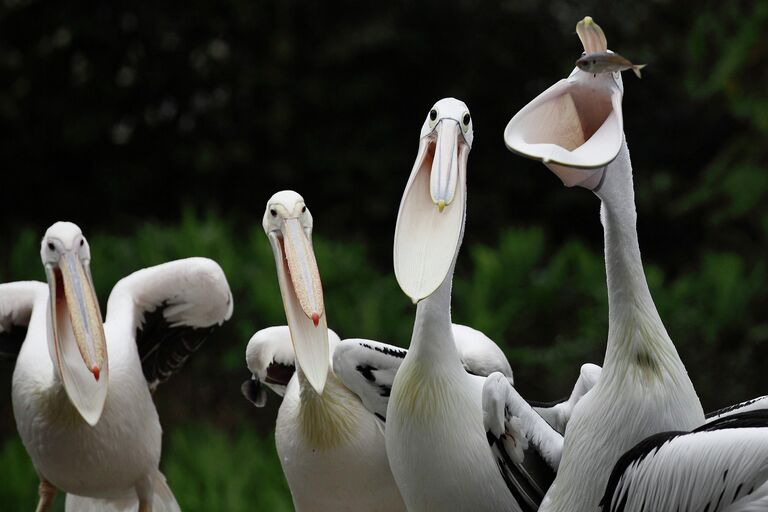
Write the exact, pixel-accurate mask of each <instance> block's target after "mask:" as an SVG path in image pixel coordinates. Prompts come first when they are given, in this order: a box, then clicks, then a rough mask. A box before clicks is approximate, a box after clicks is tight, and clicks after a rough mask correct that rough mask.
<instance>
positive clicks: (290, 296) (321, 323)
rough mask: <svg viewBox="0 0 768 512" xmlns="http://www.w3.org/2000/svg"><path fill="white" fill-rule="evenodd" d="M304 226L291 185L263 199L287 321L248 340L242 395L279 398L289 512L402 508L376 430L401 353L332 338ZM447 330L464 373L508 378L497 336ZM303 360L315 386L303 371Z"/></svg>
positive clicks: (307, 217) (309, 223) (278, 435)
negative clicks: (268, 390)
mask: <svg viewBox="0 0 768 512" xmlns="http://www.w3.org/2000/svg"><path fill="white" fill-rule="evenodd" d="M312 228H313V219H312V215H311V214H310V212H309V210H308V209H307V207H306V204H305V202H304V199H303V198H302V197H301V196H300V195H299V194H297V193H296V192H292V191H283V192H278V193H277V194H275V195H274V196H272V198H271V199H270V200H269V201H268V203H267V209H266V212H265V214H264V230H265V232H266V233H267V235H268V237H269V240H270V243H271V244H272V249H273V251H274V254H275V262H276V265H277V273H278V281H279V284H280V290H281V294H282V297H283V304H284V306H285V312H286V317H287V320H288V326H278V327H269V328H266V329H262V330H260V331H259V332H257V333H256V334H254V336H253V337H252V338H251V340H250V341H249V342H248V347H247V348H246V362H247V365H248V369H249V370H250V371H251V373H252V375H253V377H252V378H251V379H250V380H248V381H246V382H245V383H244V384H243V387H242V390H243V394H244V395H245V396H246V398H248V399H249V400H250V401H251V402H253V403H254V404H255V405H257V406H263V405H264V403H265V401H266V395H265V391H264V389H263V387H262V386H267V387H270V388H271V389H273V390H274V391H275V392H276V393H278V394H279V395H281V396H283V401H282V404H281V406H280V411H279V413H278V418H277V425H276V428H275V441H276V444H277V450H278V454H279V456H280V460H281V463H282V466H283V470H284V472H285V475H286V478H287V480H288V485H289V487H290V489H291V494H292V496H293V501H294V506H295V508H296V509H297V510H299V511H301V512H306V511H311V510H318V511H325V510H337V511H343V510H350V511H352V510H354V511H376V510H382V511H384V510H387V511H393V510H405V505H404V504H403V502H402V499H401V498H400V493H399V491H398V489H397V486H396V485H395V481H394V480H393V478H392V474H391V472H390V469H389V463H388V461H387V457H386V451H385V447H384V434H383V430H384V421H385V415H386V410H387V400H388V397H389V393H390V390H391V386H392V381H393V380H394V376H395V373H396V372H397V368H398V367H399V366H400V363H401V362H402V360H403V357H405V351H404V350H403V349H400V348H398V347H395V346H392V345H387V344H384V343H380V342H377V341H372V340H364V339H349V340H344V341H343V342H340V341H339V337H338V336H337V335H336V333H334V332H333V331H332V330H330V329H327V327H326V316H325V309H324V307H323V296H322V284H321V281H320V275H319V271H318V269H317V264H316V262H315V257H314V253H313V250H312ZM305 305H308V307H305ZM453 331H454V333H455V334H456V343H457V347H458V349H459V351H460V353H461V354H462V364H463V365H464V368H466V371H467V372H472V373H475V374H482V375H488V374H490V373H493V372H500V373H499V375H504V378H506V379H508V380H510V381H511V379H512V369H511V368H510V367H509V363H508V362H507V359H506V358H505V357H504V354H503V352H502V351H501V349H499V347H498V346H497V345H496V344H495V343H493V342H492V341H491V340H490V339H489V338H487V337H486V336H485V335H484V334H482V333H481V332H479V331H476V330H474V329H472V328H469V327H466V326H462V325H454V326H453ZM308 348H309V349H311V350H313V351H314V352H308V351H307V349H308ZM328 352H331V353H332V354H333V367H332V368H331V366H330V365H329V355H328ZM307 365H310V366H311V368H312V371H313V373H312V374H313V375H314V376H315V379H316V383H317V384H315V383H313V382H311V381H310V380H309V378H308V377H307V372H306V370H305V368H306V366H307ZM323 381H324V382H323Z"/></svg>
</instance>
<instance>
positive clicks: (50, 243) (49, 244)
mask: <svg viewBox="0 0 768 512" xmlns="http://www.w3.org/2000/svg"><path fill="white" fill-rule="evenodd" d="M48 250H49V251H55V250H56V246H55V245H53V242H48Z"/></svg>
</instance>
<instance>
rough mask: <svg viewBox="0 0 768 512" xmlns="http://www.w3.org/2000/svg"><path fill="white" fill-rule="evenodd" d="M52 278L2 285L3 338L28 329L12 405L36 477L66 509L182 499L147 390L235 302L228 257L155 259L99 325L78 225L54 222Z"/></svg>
mask: <svg viewBox="0 0 768 512" xmlns="http://www.w3.org/2000/svg"><path fill="white" fill-rule="evenodd" d="M40 253H41V257H42V260H43V265H44V266H45V271H46V275H47V279H48V285H47V286H46V285H45V284H43V283H40V282H17V283H8V284H3V285H0V337H2V336H3V335H4V334H5V333H8V332H11V331H12V330H13V331H14V332H15V331H16V329H22V330H24V329H26V336H25V337H24V341H23V344H22V345H21V346H20V351H19V353H18V359H17V361H16V367H15V370H14V373H13V389H12V397H13V411H14V416H15V418H16V424H17V427H18V430H19V434H20V436H21V440H22V442H23V443H24V446H25V447H26V449H27V452H28V453H29V455H30V457H31V459H32V463H33V464H34V467H35V469H36V471H37V473H38V475H39V477H40V489H39V491H40V501H39V503H38V507H37V510H38V511H45V510H49V509H50V507H51V505H52V503H53V499H54V496H55V493H56V491H57V490H62V491H64V492H66V493H68V494H67V500H66V508H67V510H68V511H74V510H76V511H84V510H85V511H91V510H93V511H95V510H136V507H137V505H138V509H139V510H140V511H141V512H149V511H155V512H157V511H172V510H178V508H179V507H178V505H177V503H176V499H175V498H174V496H173V493H172V492H171V490H170V489H169V488H168V486H167V484H166V482H165V477H163V475H162V474H161V473H160V471H159V469H158V465H159V462H160V446H161V432H162V430H161V427H160V421H159V419H158V416H157V410H156V409H155V405H154V403H153V402H152V395H151V391H152V390H153V389H154V387H155V386H156V385H157V384H158V383H160V382H162V381H164V380H166V379H167V378H168V377H169V376H170V375H171V374H172V373H173V372H175V371H176V370H177V369H178V368H179V367H181V366H182V365H183V363H184V361H185V360H186V358H187V357H188V356H189V355H190V354H191V353H192V352H193V351H195V350H196V349H197V348H198V347H199V345H200V343H201V342H202V340H204V338H205V337H206V336H207V334H208V333H209V332H210V328H211V327H212V326H215V325H218V324H221V323H222V322H223V321H225V320H226V319H228V318H229V317H230V315H231V313H232V296H231V294H230V291H229V285H228V284H227V280H226V278H225V276H224V273H223V272H222V270H221V268H220V267H219V266H218V265H217V264H216V263H215V262H213V261H211V260H208V259H205V258H190V259H186V260H179V261H174V262H170V263H165V264H163V265H158V266H155V267H150V268H147V269H144V270H140V271H138V272H135V273H133V274H131V275H130V276H128V277H126V278H124V279H122V280H121V281H120V282H119V283H117V285H116V286H115V287H114V289H113V290H112V293H111V295H110V297H109V302H108V311H107V320H106V322H104V323H103V324H102V320H101V318H102V317H101V312H100V311H99V305H98V302H97V300H96V294H95V291H94V288H93V283H92V280H91V272H90V260H91V256H90V248H89V245H88V241H87V240H86V239H85V237H84V236H83V235H82V232H81V231H80V228H78V227H77V226H76V225H75V224H72V223H69V222H57V223H56V224H54V225H52V226H51V227H50V228H48V230H47V231H46V233H45V236H44V237H43V240H42V243H41V249H40Z"/></svg>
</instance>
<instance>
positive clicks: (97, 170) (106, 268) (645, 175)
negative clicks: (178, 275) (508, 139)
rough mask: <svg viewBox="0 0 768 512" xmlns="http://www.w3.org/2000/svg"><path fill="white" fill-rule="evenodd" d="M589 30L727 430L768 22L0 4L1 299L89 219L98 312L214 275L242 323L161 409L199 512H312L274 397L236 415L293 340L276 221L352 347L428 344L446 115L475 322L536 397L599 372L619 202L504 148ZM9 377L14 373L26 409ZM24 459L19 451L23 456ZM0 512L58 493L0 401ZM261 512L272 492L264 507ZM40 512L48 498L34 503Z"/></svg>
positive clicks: (667, 293)
mask: <svg viewBox="0 0 768 512" xmlns="http://www.w3.org/2000/svg"><path fill="white" fill-rule="evenodd" d="M585 15H592V16H593V17H594V18H595V20H596V21H597V22H598V23H599V24H600V25H601V26H602V27H603V29H604V30H605V32H606V34H607V37H608V42H609V47H610V48H611V49H613V50H615V51H617V52H619V53H621V54H623V55H624V56H626V57H628V58H630V59H631V60H633V61H634V62H640V63H648V67H647V68H646V69H644V71H643V79H642V80H638V79H636V78H635V77H634V76H632V75H631V74H628V73H626V74H625V75H624V84H625V97H624V121H625V132H626V136H627V140H628V142H629V147H630V152H631V155H632V160H633V166H634V170H635V188H636V194H637V207H638V214H639V224H638V230H639V234H640V242H641V248H642V250H643V257H644V263H645V266H646V272H647V274H648V277H649V282H650V284H651V287H652V290H653V293H654V298H655V299H656V303H657V306H658V307H659V311H660V313H661V316H662V318H663V319H664V320H665V323H666V324H667V327H668V329H669V331H670V335H671V337H672V339H673V340H674V341H675V343H676V345H677V347H678V349H679V351H680V352H681V355H682V356H683V359H684V362H685V363H686V366H687V367H688V369H689V372H690V374H691V377H692V378H693V380H694V384H695V385H696V387H697V389H698V390H699V393H700V396H701V398H702V402H703V403H704V405H705V409H708V410H711V409H714V408H717V407H720V406H723V405H727V404H729V403H732V402H734V401H738V400H743V399H746V398H749V397H752V396H756V395H759V394H763V393H765V385H764V378H763V372H762V370H763V367H764V364H765V361H766V356H768V319H766V316H767V315H766V313H765V312H766V307H767V306H768V291H766V289H765V283H766V272H767V269H766V264H765V257H764V255H765V252H766V248H768V206H767V204H766V196H767V195H768V145H767V144H766V142H767V141H768V138H767V137H768V89H767V88H766V85H767V84H768V43H767V42H766V36H765V34H766V31H767V30H768V2H765V1H756V2H746V1H744V2H696V3H693V2H672V1H665V0H656V1H649V2H636V1H624V0H614V1H586V2H577V1H568V0H553V1H548V2H537V1H533V0H509V1H483V2H481V1H470V0H465V1H459V0H450V1H448V0H442V1H428V2H427V1H425V2H404V1H399V2H389V3H387V4H386V5H385V6H384V5H383V4H381V3H360V2H336V3H333V5H331V4H330V3H328V2H294V1H285V0H277V1H264V0H260V1H243V0H230V1H221V2H202V1H190V2H185V3H162V2H144V1H132V2H119V1H118V2H109V3H105V2H102V3H98V4H93V3H87V2H66V1H61V2H41V1H26V0H5V1H4V3H3V5H2V6H0V135H2V136H0V162H2V164H1V165H2V167H0V169H1V171H0V187H1V188H0V191H1V192H2V200H1V201H0V219H2V223H0V240H2V241H3V242H2V243H0V280H1V281H3V282H5V281H14V280H21V279H43V272H42V268H41V265H40V262H39V255H38V244H39V239H40V237H41V235H42V234H43V232H44V231H45V229H46V227H47V226H48V225H50V224H51V223H53V222H54V221H56V220H72V221H74V222H77V223H78V224H79V225H80V226H81V227H82V228H83V231H84V233H85V234H86V236H88V237H89V240H90V242H91V245H92V247H93V252H94V255H93V263H92V266H93V272H94V279H95V281H96V284H97V289H98V293H99V297H100V300H101V301H102V304H103V305H105V304H106V299H107V297H108V294H109V290H110V288H111V286H112V285H113V284H114V283H115V282H116V280H117V279H119V278H120V277H121V276H124V275H126V274H127V273H129V272H131V271H133V270H135V269H138V268H141V267H143V266H147V265H151V264H156V263H160V262H162V261H165V260H168V259H173V258H180V257H185V256H192V255H205V256H210V257H213V258H215V259H217V261H219V262H220V263H221V264H222V266H223V267H224V269H225V271H226V272H227V274H228V277H229V280H230V284H231V285H232V288H233V292H234V294H235V315H234V317H233V320H232V322H230V323H229V324H228V325H227V326H226V327H225V328H223V329H222V330H220V331H219V332H218V333H217V335H216V336H214V338H213V339H212V340H210V341H209V343H208V345H207V346H206V347H205V348H204V354H198V357H195V359H194V360H193V361H191V363H190V364H189V365H188V367H187V368H185V371H184V372H182V374H181V375H179V376H177V377H176V378H175V379H174V380H173V381H172V382H170V383H168V384H167V385H165V386H164V387H162V388H161V389H160V390H159V391H158V393H157V394H156V401H157V402H158V407H159V409H160V414H161V419H162V421H163V424H164V426H165V430H166V433H167V435H166V445H165V456H164V471H165V472H166V473H167V474H168V477H169V481H170V483H171V486H172V487H173V488H174V490H175V492H176V494H177V496H179V500H180V502H181V504H182V506H183V507H184V508H185V509H186V510H196V509H199V510H211V509H219V510H225V509H226V510H238V509H240V507H242V508H250V509H253V508H254V507H256V508H257V509H258V508H259V506H261V507H271V508H272V509H279V508H280V507H282V508H286V507H289V505H287V502H286V491H285V484H284V482H283V481H282V478H281V477H280V475H279V468H278V466H277V462H276V458H275V455H274V448H273V447H272V440H271V433H270V431H271V428H272V427H273V425H274V417H275V414H276V407H277V404H278V403H279V401H278V400H275V399H272V400H270V402H271V403H270V405H269V407H268V408H267V409H265V410H256V409H254V408H253V407H251V406H250V405H249V404H248V403H246V402H245V401H244V400H243V399H242V398H241V397H240V396H239V391H238V388H239V383H240V381H241V380H243V379H244V378H246V377H247V376H248V374H247V371H246V370H245V364H244V357H243V356H244V348H245V344H246V342H247V340H248V338H249V337H250V335H251V334H252V333H253V332H255V331H256V330H257V329H260V328H262V327H265V326H267V325H272V324H277V323H284V321H285V320H284V315H283V313H282V306H281V304H280V298H279V293H278V291H277V285H276V279H275V275H274V268H273V267H274V266H273V263H272V261H271V255H270V253H269V249H268V243H267V241H266V237H264V235H263V233H262V232H261V227H260V224H261V216H262V214H263V209H264V207H265V203H266V200H267V199H268V198H269V197H270V196H271V194H272V193H273V192H275V191H277V190H280V189H283V188H292V189H295V190H297V191H298V192H300V193H302V194H303V195H304V197H305V199H306V201H307V204H308V205H309V207H310V208H311V210H312V212H313V215H314V218H315V233H316V238H317V241H316V245H317V252H318V259H319V264H320V270H321V274H322V276H323V280H324V288H325V293H326V300H327V306H328V307H327V309H328V314H329V324H330V325H331V327H333V328H335V329H336V330H337V331H338V332H339V333H340V334H341V335H342V337H344V336H347V337H352V336H354V337H358V336H361V337H371V338H375V339H380V340H385V341H390V342H394V343H398V344H401V345H407V342H408V339H409V333H410V327H411V322H412V318H413V309H412V308H411V306H410V305H409V303H408V300H407V298H405V296H404V295H403V294H402V293H401V292H399V289H398V288H397V285H396V284H395V282H394V279H393V277H392V275H391V246H392V236H393V232H394V224H395V219H396V214H397V207H398V204H399V200H400V196H401V194H402V190H403V187H404V185H405V182H406V180H407V176H408V173H409V172H410V169H411V166H412V164H413V159H414V158H415V154H416V148H417V145H418V134H419V129H420V127H421V124H422V122H423V120H424V117H425V115H426V113H427V111H428V110H429V108H430V107H431V106H432V104H433V103H434V102H435V101H437V100H438V99H440V98H442V97H445V96H455V97H457V98H460V99H462V100H464V101H465V102H466V103H467V105H468V106H469V108H470V110H471V113H472V117H473V119H474V127H475V142H474V145H473V148H472V153H471V156H470V160H469V177H468V181H469V204H468V219H467V229H466V236H465V243H464V249H463V252H462V257H461V258H460V260H459V266H458V270H457V278H456V290H455V299H454V317H455V319H456V320H457V321H460V322H464V323H467V324H470V325H473V326H475V327H477V328H480V329H482V330H484V331H485V332H486V333H488V334H489V335H490V336H491V337H493V338H494V339H495V340H496V341H497V342H498V343H499V344H500V345H502V346H503V348H504V349H505V351H506V352H507V354H508V356H509V358H510V361H511V363H512V367H513V369H514V370H515V372H516V381H517V383H518V387H519V388H520V389H521V391H522V392H523V394H524V395H526V396H530V397H532V398H538V399H555V398H558V397H560V396H564V395H566V394H567V393H568V391H569V389H570V386H571V384H572V382H573V380H574V378H575V376H576V372H577V370H578V365H579V364H581V363H582V362H585V361H593V362H597V363H599V362H600V361H601V359H602V353H603V351H604V348H605V335H606V332H607V331H606V324H607V322H606V320H607V304H606V298H605V275H604V270H603V263H602V253H601V251H602V228H601V226H600V223H599V219H598V206H599V202H598V200H597V199H596V198H595V197H594V196H593V195H592V194H590V193H588V192H587V191H584V190H581V189H577V190H569V189H565V188H564V187H562V186H561V185H560V184H559V182H558V181H557V179H556V178H555V177H554V176H553V175H551V173H549V172H548V171H547V170H546V169H545V168H544V167H543V166H542V165H541V164H537V163H535V162H531V161H527V160H524V159H522V158H520V157H518V156H515V155H513V154H511V153H509V152H508V151H507V150H506V148H505V147H504V144H503V140H502V132H503V128H504V126H505V124H506V123H507V121H508V120H509V118H510V117H511V116H512V115H514V113H515V112H517V111H518V110H519V109H520V108H522V107H523V106H524V105H525V104H526V103H527V102H528V101H530V100H531V99H532V98H533V97H534V96H536V95H537V94H538V93H539V92H541V91H542V90H544V89H545V88H546V87H548V86H549V85H551V84H552V83H554V82H555V81H556V80H558V79H560V78H562V77H564V76H566V75H567V74H568V73H569V72H570V70H571V69H572V67H573V62H574V61H575V60H576V58H578V56H579V55H580V53H581V51H582V48H581V45H580V43H579V40H578V38H577V37H576V35H575V30H574V28H575V24H576V22H577V21H578V20H579V19H581V18H583V17H584V16H585ZM12 368H13V365H12V363H0V391H2V396H4V397H10V381H11V374H12ZM3 439H4V441H3ZM0 443H5V447H3V444H0V448H1V449H2V450H3V451H0V462H2V464H0V474H2V475H5V474H6V473H8V474H9V475H10V474H13V475H15V476H14V478H10V476H9V477H8V478H0V481H5V483H3V484H0V498H2V499H4V500H5V501H4V503H19V505H18V506H19V507H21V508H22V509H30V508H31V507H32V506H33V501H34V493H35V486H36V482H35V479H34V474H33V473H32V471H31V468H30V466H29V462H28V460H27V458H26V456H25V454H24V452H23V449H22V448H21V446H20V443H19V441H18V436H17V435H16V434H15V426H14V423H13V420H12V411H11V408H10V399H9V398H4V399H0ZM255 496H258V498H256V497H255ZM30 500H32V501H30Z"/></svg>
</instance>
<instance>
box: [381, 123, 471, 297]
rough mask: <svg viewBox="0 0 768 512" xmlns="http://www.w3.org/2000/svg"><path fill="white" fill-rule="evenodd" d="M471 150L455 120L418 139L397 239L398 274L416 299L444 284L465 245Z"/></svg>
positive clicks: (404, 288)
mask: <svg viewBox="0 0 768 512" xmlns="http://www.w3.org/2000/svg"><path fill="white" fill-rule="evenodd" d="M469 150H470V147H469V145H467V144H466V143H464V142H463V137H462V135H461V130H460V128H459V125H458V123H457V122H456V121H454V120H451V119H443V120H442V121H440V123H438V125H437V127H436V129H435V131H434V132H432V133H431V134H430V135H428V136H426V137H424V138H422V140H421V142H420V143H419V152H418V155H417V157H416V162H415V164H414V166H413V170H412V171H411V175H410V177H409V178H408V184H407V185H406V187H405V192H404V193H403V199H402V200H401V202H400V211H399V213H398V217H397V227H396V228H395V243H394V262H395V276H396V277H397V282H398V283H399V285H400V288H402V289H403V291H404V292H405V293H406V295H408V296H409V297H410V298H411V300H412V301H413V302H414V303H416V302H418V301H420V300H421V299H423V298H425V297H428V296H430V295H432V293H434V292H435V290H437V288H438V287H439V286H440V285H441V284H442V282H443V281H444V280H445V278H446V276H447V275H448V272H449V271H450V268H451V264H452V263H453V259H454V257H455V256H456V252H457V251H458V248H459V244H460V243H461V233H462V228H463V226H464V210H465V206H466V204H465V203H466V178H467V157H468V156H469Z"/></svg>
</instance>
